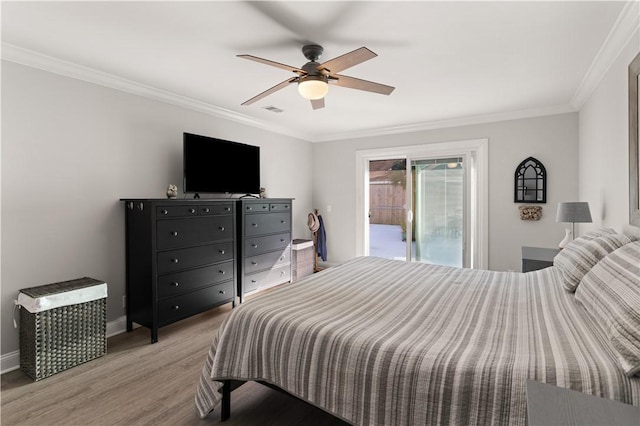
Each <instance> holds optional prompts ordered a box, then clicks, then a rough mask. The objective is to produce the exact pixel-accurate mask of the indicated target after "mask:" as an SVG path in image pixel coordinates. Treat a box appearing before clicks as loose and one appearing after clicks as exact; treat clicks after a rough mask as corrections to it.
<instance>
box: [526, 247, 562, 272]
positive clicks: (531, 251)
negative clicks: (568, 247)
mask: <svg viewBox="0 0 640 426" xmlns="http://www.w3.org/2000/svg"><path fill="white" fill-rule="evenodd" d="M559 252H560V249H555V248H543V247H525V246H523V247H522V272H529V271H537V270H538V269H544V268H548V267H549V266H553V258H554V257H556V254H558V253H559Z"/></svg>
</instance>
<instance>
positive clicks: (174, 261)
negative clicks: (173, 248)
mask: <svg viewBox="0 0 640 426" xmlns="http://www.w3.org/2000/svg"><path fill="white" fill-rule="evenodd" d="M171 262H173V263H178V262H179V260H178V259H171Z"/></svg>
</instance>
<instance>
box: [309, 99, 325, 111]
mask: <svg viewBox="0 0 640 426" xmlns="http://www.w3.org/2000/svg"><path fill="white" fill-rule="evenodd" d="M311 107H312V108H313V109H320V108H324V98H320V99H311Z"/></svg>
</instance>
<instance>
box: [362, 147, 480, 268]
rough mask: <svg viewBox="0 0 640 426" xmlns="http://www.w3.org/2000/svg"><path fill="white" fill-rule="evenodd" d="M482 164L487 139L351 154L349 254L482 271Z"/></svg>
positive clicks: (381, 149) (363, 151)
mask: <svg viewBox="0 0 640 426" xmlns="http://www.w3.org/2000/svg"><path fill="white" fill-rule="evenodd" d="M487 161H488V140H486V139H474V140H466V141H454V142H442V143H431V144H423V145H415V146H400V147H390V148H380V149H371V150H361V151H356V176H357V179H356V206H357V214H356V220H355V224H356V232H355V237H356V255H357V256H362V255H373V256H379V257H387V258H393V259H402V260H407V261H417V262H426V263H433V264H440V265H452V266H461V267H465V268H481V269H486V268H487V267H488V256H487V253H488V241H487V235H488V181H489V179H488V166H487ZM403 176H404V179H403ZM402 182H404V183H402ZM400 194H404V198H403V197H400Z"/></svg>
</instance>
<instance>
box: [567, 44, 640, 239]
mask: <svg viewBox="0 0 640 426" xmlns="http://www.w3.org/2000/svg"><path fill="white" fill-rule="evenodd" d="M638 52H640V32H638V31H636V33H635V34H634V36H633V37H632V39H631V41H630V42H629V43H628V44H627V46H626V47H625V48H624V50H623V51H622V52H621V54H620V55H619V56H618V58H617V59H616V61H615V62H614V63H613V65H612V66H611V68H610V69H609V71H608V72H607V74H606V75H605V76H604V78H603V79H602V81H601V82H600V84H599V85H598V88H597V89H596V90H595V91H594V92H593V94H592V95H591V96H590V97H589V99H588V100H587V102H586V103H585V104H584V105H583V107H582V108H581V109H580V114H579V120H578V122H579V137H580V145H579V153H578V158H579V160H580V161H579V164H580V166H579V169H578V176H579V195H580V200H581V201H588V202H589V204H590V208H591V216H592V218H593V223H592V224H589V225H586V224H585V225H583V226H581V227H580V230H581V232H583V231H584V230H587V229H591V228H594V227H602V226H606V227H611V228H615V229H617V230H618V231H620V230H623V229H624V228H625V227H626V226H627V225H628V223H629V110H628V97H629V95H628V77H627V75H628V66H629V63H631V61H632V60H633V58H635V56H636V55H637V54H638Z"/></svg>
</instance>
